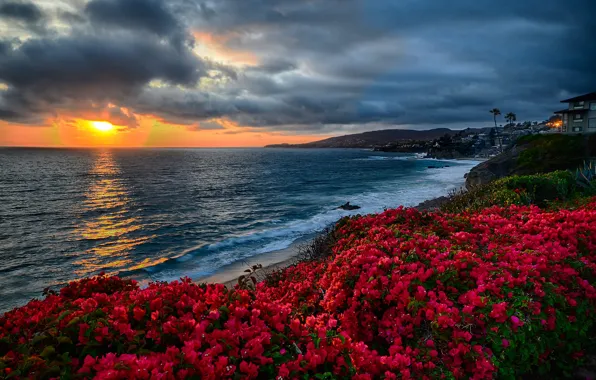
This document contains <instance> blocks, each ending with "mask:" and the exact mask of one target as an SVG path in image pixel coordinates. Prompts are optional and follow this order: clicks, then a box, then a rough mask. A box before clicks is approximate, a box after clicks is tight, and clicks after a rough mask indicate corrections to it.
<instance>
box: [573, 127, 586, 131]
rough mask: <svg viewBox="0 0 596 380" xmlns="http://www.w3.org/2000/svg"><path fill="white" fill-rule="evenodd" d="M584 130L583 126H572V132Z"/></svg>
mask: <svg viewBox="0 0 596 380" xmlns="http://www.w3.org/2000/svg"><path fill="white" fill-rule="evenodd" d="M582 130H583V128H582V127H573V128H571V132H581V131H582Z"/></svg>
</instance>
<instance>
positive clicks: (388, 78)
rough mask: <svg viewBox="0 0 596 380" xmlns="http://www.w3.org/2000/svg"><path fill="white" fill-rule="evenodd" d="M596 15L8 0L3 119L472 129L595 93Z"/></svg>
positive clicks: (327, 129)
mask: <svg viewBox="0 0 596 380" xmlns="http://www.w3.org/2000/svg"><path fill="white" fill-rule="evenodd" d="M578 9H581V10H582V11H581V12H578V11H577V10H578ZM594 14H596V3H595V2H593V1H592V0H567V1H563V0H525V1H519V0H502V1H500V2H494V1H492V0H453V1H450V2H445V1H442V0H425V1H414V0H400V1H395V0H380V1H365V0H343V1H340V0H312V1H296V0H273V1H262V0H243V1H237V0H213V1H207V0H205V1H203V0H91V1H89V2H85V1H80V0H72V1H71V0H61V1H47V0H38V1H36V2H26V1H16V0H15V1H12V0H9V2H6V3H3V4H2V5H0V31H1V32H2V33H1V34H2V36H3V37H4V38H3V40H2V41H0V119H2V120H5V121H8V122H12V123H24V124H32V125H42V124H43V123H44V122H46V121H47V120H48V119H51V118H52V117H55V116H56V115H58V114H60V115H63V114H67V115H71V116H73V117H76V116H77V115H83V114H84V115H87V114H89V113H90V112H93V111H98V112H100V113H101V112H103V113H101V114H102V115H106V114H107V115H108V117H112V118H113V119H114V120H118V121H120V122H122V123H124V124H126V126H129V127H131V128H132V127H134V125H135V118H134V114H150V115H154V116H156V117H158V118H160V119H163V120H164V121H166V122H167V121H169V122H172V123H176V124H185V125H194V126H196V125H203V129H205V128H207V129H209V128H211V129H212V128H219V127H218V124H213V122H212V121H211V120H214V119H217V118H225V119H228V120H231V121H233V122H235V123H237V124H238V125H241V126H246V127H247V128H252V129H254V128H261V129H266V130H274V131H286V132H290V133H292V132H293V133H307V132H308V133H339V132H342V131H356V130H365V129H374V128H383V127H388V126H391V127H394V126H399V125H403V126H408V127H414V128H424V127H428V126H431V125H435V124H449V125H452V126H457V125H462V126H468V125H470V124H474V123H478V124H479V125H481V124H482V123H484V122H485V121H487V120H490V115H489V114H488V109H490V108H493V107H499V108H501V109H502V110H503V111H505V112H509V111H512V112H515V113H517V114H518V118H521V119H542V118H547V117H548V116H549V115H550V113H552V111H553V110H555V109H556V108H557V107H558V105H557V101H558V100H559V99H562V98H564V97H566V96H572V95H576V94H580V93H583V92H590V91H594V90H596V70H594V64H595V63H596V44H594V43H593V41H594V38H595V37H596V26H595V25H596V23H594V22H593V15H594ZM198 36H200V38H198ZM109 115H112V116H109ZM122 115H124V117H122ZM131 115H132V116H131ZM127 120H128V121H130V122H127ZM201 122H203V124H201ZM199 129H200V128H199Z"/></svg>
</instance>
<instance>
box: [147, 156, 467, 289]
mask: <svg viewBox="0 0 596 380" xmlns="http://www.w3.org/2000/svg"><path fill="white" fill-rule="evenodd" d="M371 157H377V156H371ZM390 158H392V159H403V157H395V158H393V157H390ZM440 161H442V162H446V163H453V165H450V166H449V167H442V168H432V169H428V168H425V169H423V170H422V171H421V172H420V173H419V176H420V178H416V177H408V178H407V179H404V178H402V179H400V180H399V181H404V180H407V181H408V182H409V183H410V184H411V185H410V186H409V187H404V184H403V182H402V183H400V182H399V181H388V182H386V183H384V184H382V185H376V187H375V191H370V192H367V193H362V194H355V195H352V196H349V197H346V196H345V195H337V196H330V197H327V199H325V201H324V202H325V203H328V204H329V205H328V208H326V209H324V210H321V212H320V213H318V214H316V215H313V216H312V217H310V218H308V219H303V220H295V221H292V222H288V223H284V224H281V225H278V226H276V227H273V228H268V229H263V230H258V231H251V232H249V233H246V234H244V235H237V236H233V237H229V238H227V239H225V240H222V241H220V242H217V243H214V244H210V245H208V246H207V249H208V250H211V251H217V253H215V252H214V253H213V254H209V255H205V256H201V257H198V258H197V261H196V262H195V261H194V260H191V258H193V255H192V250H195V249H199V248H201V247H202V246H198V247H195V248H193V249H190V250H187V253H189V254H187V255H186V256H182V257H179V258H178V259H177V261H180V262H182V261H186V262H187V265H185V267H184V268H183V270H182V271H180V268H178V269H175V270H162V271H158V272H157V273H154V275H155V277H158V279H160V280H173V279H176V278H179V277H180V276H190V277H192V278H200V277H205V276H208V275H211V274H213V273H214V271H216V269H217V268H221V267H222V266H225V265H228V264H231V263H233V262H236V261H239V260H244V259H247V258H249V257H253V256H256V255H260V254H264V253H268V252H273V251H278V250H282V249H285V248H287V247H289V246H290V245H291V244H292V243H293V242H294V241H296V240H297V239H299V238H301V237H304V236H307V235H310V234H314V233H317V232H319V231H321V230H323V229H325V228H326V227H328V226H330V225H331V224H333V223H334V222H336V221H337V220H338V219H340V218H341V217H343V216H347V215H356V214H362V215H364V214H371V213H378V212H382V211H384V210H385V209H388V208H394V207H398V206H400V205H404V206H416V205H418V204H419V203H421V202H423V201H425V200H428V199H432V198H437V197H440V196H444V195H447V194H448V193H449V191H451V190H454V189H457V188H459V187H461V186H462V185H463V184H464V175H465V174H466V173H467V172H468V171H469V170H470V169H471V168H472V167H474V166H475V165H476V164H477V163H478V162H476V161H458V160H440ZM346 199H347V200H349V201H350V203H352V204H354V205H359V206H361V208H360V209H357V210H351V211H345V210H340V209H336V207H337V205H340V204H343V203H345V201H346ZM261 241H262V244H259V242H261ZM247 244H251V247H252V248H250V249H247V247H246V245H247ZM205 268H213V269H207V270H206V269H205Z"/></svg>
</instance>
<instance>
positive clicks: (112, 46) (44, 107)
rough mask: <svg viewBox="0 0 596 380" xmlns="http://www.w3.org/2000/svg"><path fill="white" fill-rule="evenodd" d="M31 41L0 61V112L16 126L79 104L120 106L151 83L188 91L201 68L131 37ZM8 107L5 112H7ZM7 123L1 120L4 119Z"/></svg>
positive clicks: (169, 49) (153, 43)
mask: <svg viewBox="0 0 596 380" xmlns="http://www.w3.org/2000/svg"><path fill="white" fill-rule="evenodd" d="M115 37H116V38H102V37H98V36H91V35H85V36H70V37H64V38H58V39H50V38H48V39H31V40H28V41H27V42H25V43H24V44H22V45H20V46H19V47H18V48H16V49H12V50H8V51H7V52H5V53H4V54H2V55H0V82H3V83H5V84H6V85H8V90H7V91H4V94H3V96H2V92H0V96H1V98H0V100H2V101H1V102H0V108H4V110H5V111H4V113H8V110H10V111H11V112H10V113H9V114H8V116H11V115H12V118H14V119H17V120H21V121H23V120H27V119H29V118H31V117H33V119H34V120H35V121H37V120H36V118H35V116H37V114H38V113H51V112H52V110H53V109H54V108H62V107H67V108H70V107H75V108H76V106H77V105H82V104H84V103H85V102H87V103H89V104H91V103H97V102H99V103H101V102H104V103H109V102H120V103H125V102H127V101H128V99H129V98H130V97H134V96H135V94H136V93H137V92H139V91H140V90H141V89H142V87H143V86H144V85H146V84H147V83H149V82H150V81H151V80H156V79H158V80H161V81H163V82H165V83H171V84H176V85H186V86H193V85H194V83H196V81H197V80H198V79H199V77H200V76H202V75H205V71H206V70H207V66H206V65H205V64H204V63H203V62H202V61H200V60H199V59H198V58H197V57H195V56H193V55H192V54H190V53H189V52H180V51H179V50H178V49H175V48H173V47H172V46H170V45H168V44H162V43H159V41H156V40H154V39H151V38H146V37H144V38H140V37H139V36H137V35H133V34H118V35H117V36H115ZM7 107H8V108H7ZM4 118H7V116H4Z"/></svg>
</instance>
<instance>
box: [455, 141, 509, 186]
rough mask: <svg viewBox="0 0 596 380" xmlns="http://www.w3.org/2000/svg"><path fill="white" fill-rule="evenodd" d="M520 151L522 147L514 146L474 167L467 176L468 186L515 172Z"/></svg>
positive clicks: (487, 181)
mask: <svg viewBox="0 0 596 380" xmlns="http://www.w3.org/2000/svg"><path fill="white" fill-rule="evenodd" d="M520 152H521V149H518V148H517V147H515V146H514V147H512V148H511V149H507V150H506V151H504V152H503V153H501V154H499V155H498V156H495V157H493V158H491V159H490V160H488V161H484V162H483V163H481V164H479V165H477V166H475V167H473V168H472V170H470V172H469V173H468V175H467V176H466V188H467V189H468V190H469V189H471V188H473V187H476V186H480V185H484V184H487V183H489V182H491V181H494V180H495V179H499V178H502V177H505V176H509V175H512V174H515V173H514V169H515V167H516V165H517V158H518V157H519V154H520Z"/></svg>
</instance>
